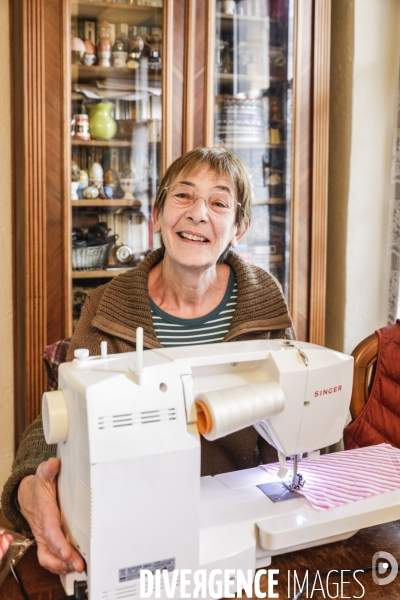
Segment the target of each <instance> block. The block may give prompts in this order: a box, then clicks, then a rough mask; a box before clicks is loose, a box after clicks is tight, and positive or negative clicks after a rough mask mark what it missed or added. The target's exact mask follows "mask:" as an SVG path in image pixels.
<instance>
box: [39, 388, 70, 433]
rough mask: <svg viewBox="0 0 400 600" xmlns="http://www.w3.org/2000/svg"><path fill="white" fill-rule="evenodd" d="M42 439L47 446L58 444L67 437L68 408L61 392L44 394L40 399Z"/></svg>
mask: <svg viewBox="0 0 400 600" xmlns="http://www.w3.org/2000/svg"><path fill="white" fill-rule="evenodd" d="M42 419H43V431H44V437H45V439H46V442H47V443H48V444H59V443H64V442H66V441H67V437H68V425H69V423H68V408H67V403H66V400H65V396H64V394H63V392H61V391H59V390H58V391H56V392H45V393H44V394H43V398H42Z"/></svg>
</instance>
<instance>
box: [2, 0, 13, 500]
mask: <svg viewBox="0 0 400 600" xmlns="http://www.w3.org/2000/svg"><path fill="white" fill-rule="evenodd" d="M8 21H9V13H8V2H0V22H1V23H3V25H4V24H7V23H8ZM9 43H10V40H9V28H8V27H4V26H3V28H2V35H1V36H0V56H1V61H0V114H1V115H2V117H3V118H2V119H0V139H1V219H0V256H1V286H0V348H1V361H0V426H1V433H0V490H1V489H2V487H3V484H4V482H5V480H6V479H7V477H8V474H9V472H10V468H11V463H12V459H13V454H14V408H13V406H14V405H13V396H14V389H13V388H14V386H13V379H14V375H13V311H12V237H11V236H12V188H11V186H12V176H11V98H10V94H11V86H10V51H9Z"/></svg>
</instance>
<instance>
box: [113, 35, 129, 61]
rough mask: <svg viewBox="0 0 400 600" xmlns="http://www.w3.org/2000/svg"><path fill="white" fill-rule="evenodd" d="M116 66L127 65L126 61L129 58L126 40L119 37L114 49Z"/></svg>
mask: <svg viewBox="0 0 400 600" xmlns="http://www.w3.org/2000/svg"><path fill="white" fill-rule="evenodd" d="M112 57H113V63H114V67H126V61H127V58H128V52H127V48H126V47H125V44H124V40H123V39H121V38H118V39H117V40H116V41H115V44H114V46H113V51H112Z"/></svg>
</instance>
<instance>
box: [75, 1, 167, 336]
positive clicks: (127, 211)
mask: <svg viewBox="0 0 400 600" xmlns="http://www.w3.org/2000/svg"><path fill="white" fill-rule="evenodd" d="M162 2H163V0H137V2H133V1H132V0H130V1H127V0H125V1H124V0H121V1H120V2H119V1H118V0H117V1H115V0H114V2H111V1H110V2H106V1H104V2H101V1H96V0H94V1H88V0H86V1H85V0H83V1H76V0H73V1H72V2H71V103H70V104H71V113H70V120H71V154H70V156H71V189H70V197H71V246H72V259H71V264H72V304H73V306H72V311H73V317H72V320H73V327H75V325H76V322H77V320H78V318H79V315H80V311H81V307H82V305H83V303H84V301H85V298H86V296H87V294H88V293H89V292H90V291H91V290H92V289H93V288H94V287H97V286H99V285H101V284H103V283H105V282H107V281H109V280H110V278H112V277H113V276H115V275H116V274H119V273H120V272H121V271H123V270H126V269H128V268H131V267H132V266H135V265H137V264H138V263H139V262H140V261H141V260H143V258H144V256H145V255H146V253H148V252H149V251H150V250H151V249H152V248H153V238H152V225H151V208H152V203H153V201H154V198H155V194H156V190H157V187H158V183H159V180H160V169H161V120H162V105H161V101H162V68H163V63H162V61H163V56H162V37H163V9H162Z"/></svg>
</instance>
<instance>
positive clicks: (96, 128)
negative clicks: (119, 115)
mask: <svg viewBox="0 0 400 600" xmlns="http://www.w3.org/2000/svg"><path fill="white" fill-rule="evenodd" d="M86 108H87V109H88V110H89V132H90V136H91V137H92V138H99V139H101V140H110V139H112V138H113V137H115V134H116V133H117V123H116V121H115V119H114V118H113V117H112V116H111V111H112V109H113V108H114V104H113V103H112V102H99V103H98V104H86Z"/></svg>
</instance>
